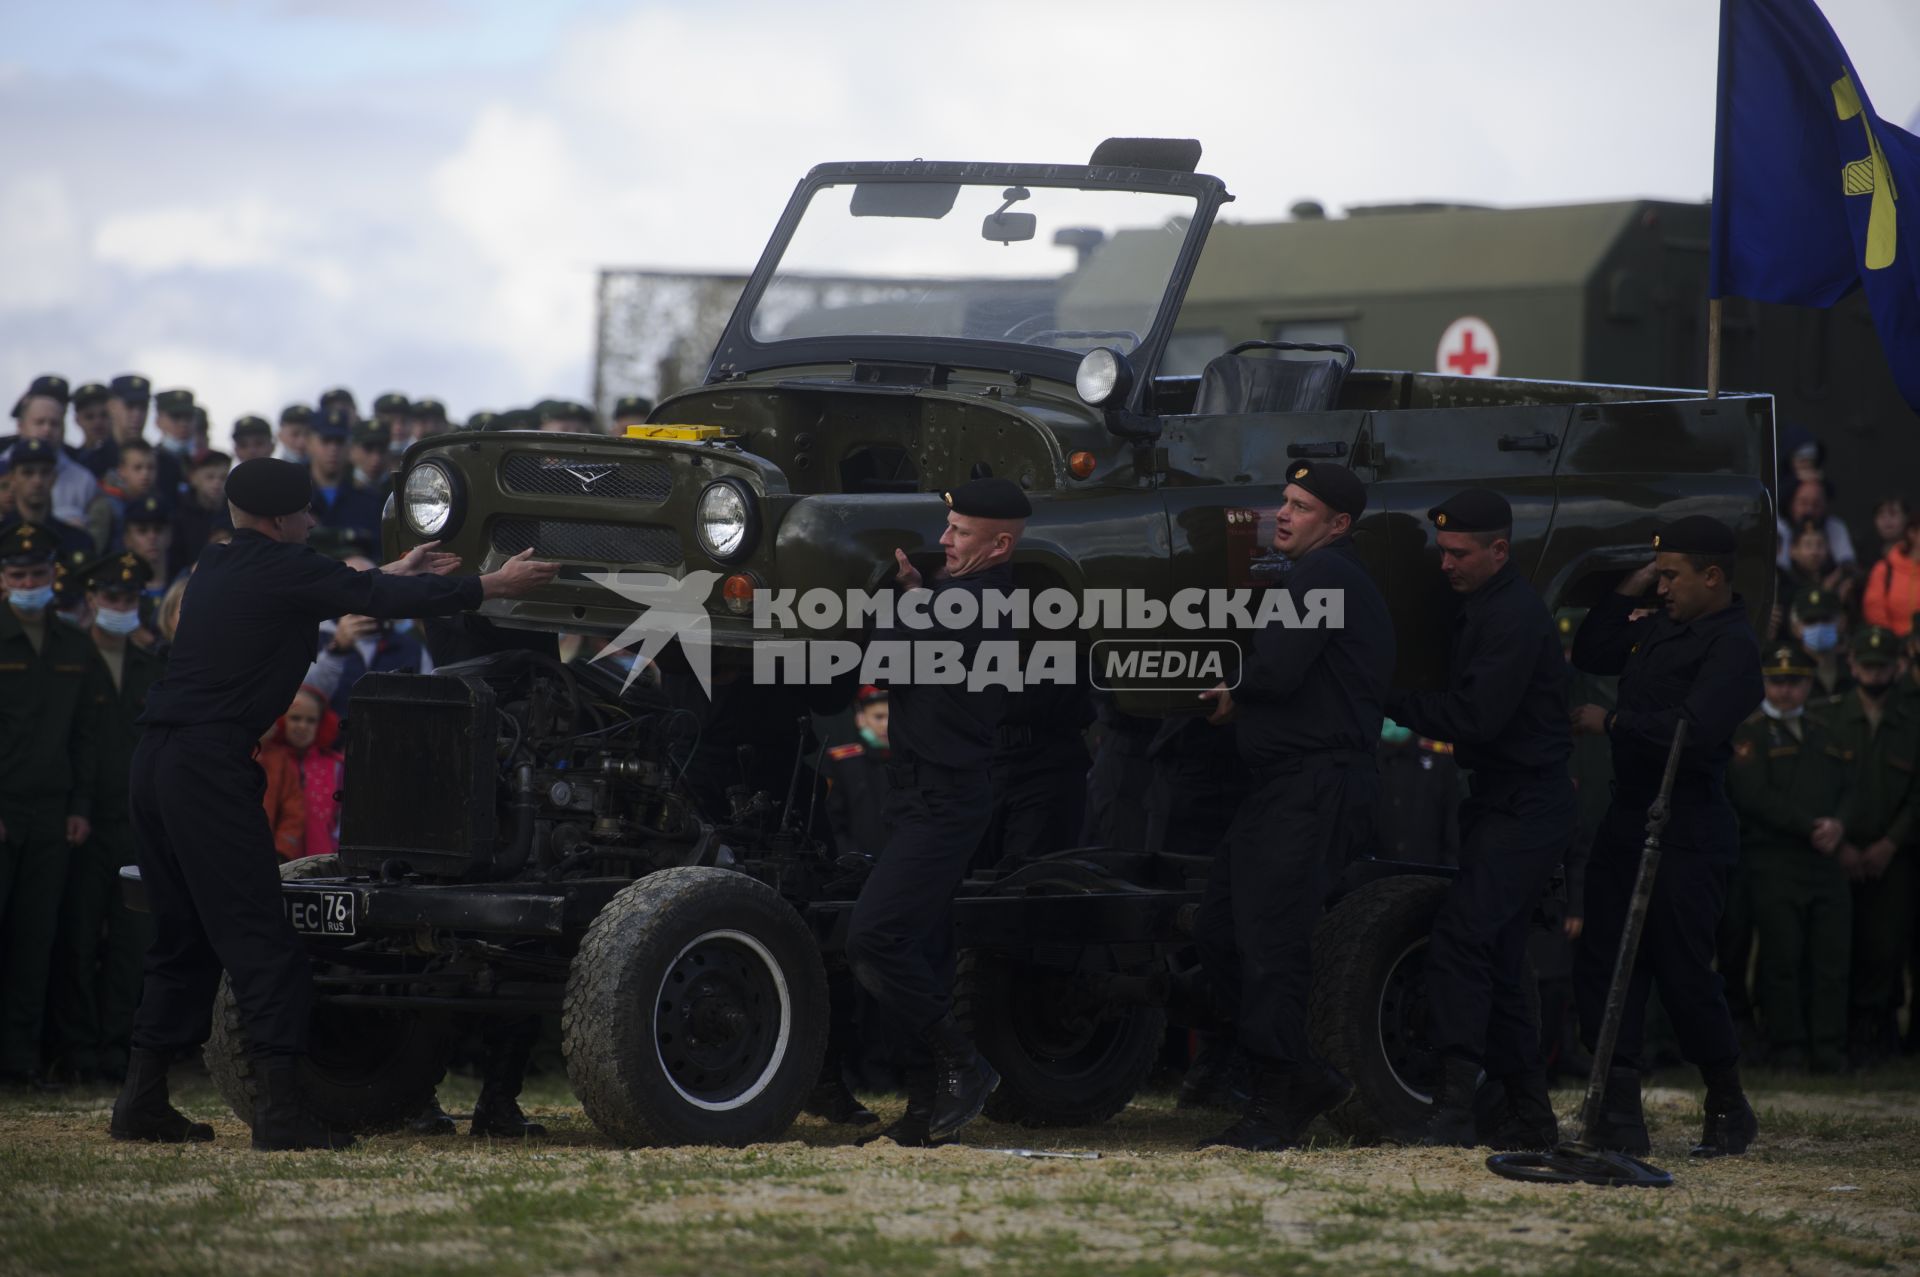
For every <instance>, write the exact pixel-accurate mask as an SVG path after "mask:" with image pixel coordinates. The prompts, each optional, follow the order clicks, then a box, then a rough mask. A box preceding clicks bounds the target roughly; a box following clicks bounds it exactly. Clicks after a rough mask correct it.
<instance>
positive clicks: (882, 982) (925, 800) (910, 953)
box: [847, 761, 993, 1033]
mask: <svg viewBox="0 0 1920 1277" xmlns="http://www.w3.org/2000/svg"><path fill="white" fill-rule="evenodd" d="M892 767H893V771H892V773H891V774H892V778H893V791H892V792H891V793H889V794H888V795H887V825H888V826H889V828H890V831H891V832H890V834H889V835H888V838H887V845H886V849H885V850H884V851H882V852H881V853H880V857H879V859H878V860H877V861H875V863H874V866H873V872H872V873H870V874H868V875H867V881H866V883H865V884H864V885H863V886H862V887H861V888H860V898H859V899H858V900H856V901H855V902H854V905H853V916H852V918H851V919H850V920H849V922H848V926H847V963H848V965H849V966H851V967H852V968H853V974H854V978H855V979H857V980H859V981H860V984H861V985H862V987H864V988H865V989H866V990H867V991H868V992H869V993H871V994H873V996H874V998H875V1000H877V1001H878V1002H879V1003H880V1005H881V1007H882V1008H883V1009H884V1010H885V1011H886V1013H887V1014H888V1015H889V1016H891V1017H892V1018H893V1019H894V1020H895V1021H897V1022H898V1023H899V1025H900V1026H901V1027H903V1028H905V1029H907V1030H908V1031H910V1032H913V1033H919V1032H920V1031H922V1030H924V1029H926V1028H927V1027H928V1026H929V1025H931V1024H933V1023H934V1022H935V1021H937V1020H939V1019H940V1017H942V1016H944V1015H946V1014H947V1012H948V1011H950V1010H952V1008H953V975H954V964H955V956H956V955H955V949H954V938H953V896H954V892H955V891H956V890H957V889H958V888H959V886H960V880H961V879H962V878H964V877H965V876H966V872H967V864H968V862H969V861H970V860H971V859H972V858H973V855H974V853H975V851H976V850H978V848H979V846H980V839H981V837H982V836H983V835H984V834H985V833H986V831H987V822H988V821H989V820H990V819H991V817H992V813H993V786H992V783H991V782H990V780H989V779H988V776H987V773H986V770H985V769H984V768H983V769H982V770H981V771H979V772H977V773H976V772H964V771H952V770H949V769H947V768H944V767H935V766H932V765H931V764H928V763H921V762H913V761H896V762H894V763H893V765H892Z"/></svg>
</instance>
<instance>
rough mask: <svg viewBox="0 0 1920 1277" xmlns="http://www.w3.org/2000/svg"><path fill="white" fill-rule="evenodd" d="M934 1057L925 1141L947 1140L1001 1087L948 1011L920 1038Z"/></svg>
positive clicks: (993, 1073) (996, 1076) (971, 1118)
mask: <svg viewBox="0 0 1920 1277" xmlns="http://www.w3.org/2000/svg"><path fill="white" fill-rule="evenodd" d="M921 1037H922V1041H923V1042H925V1044H926V1047H927V1050H928V1051H930V1052H931V1053H932V1054H933V1082H934V1089H933V1115H932V1117H931V1118H930V1119H929V1120H928V1122H927V1138H929V1139H931V1140H933V1141H934V1142H935V1143H938V1142H940V1141H941V1140H944V1139H947V1138H949V1137H951V1136H952V1135H953V1133H954V1132H956V1131H958V1130H959V1129H960V1128H961V1127H963V1126H965V1125H966V1124H967V1123H968V1122H971V1121H972V1120H973V1119H974V1118H976V1117H979V1116H980V1110H981V1109H983V1108H985V1107H986V1106H987V1097H988V1096H989V1095H992V1094H993V1088H995V1087H996V1086H999V1085H1000V1075H999V1074H998V1073H996V1072H994V1069H993V1066H992V1065H991V1064H988V1063H987V1062H986V1061H985V1060H984V1059H982V1058H981V1057H980V1053H979V1052H978V1051H976V1050H974V1049H973V1039H971V1038H969V1037H968V1036H967V1034H966V1030H964V1029H962V1028H961V1027H960V1024H959V1022H958V1021H956V1020H955V1019H954V1018H953V1013H952V1012H948V1013H947V1014H946V1015H943V1016H941V1017H940V1018H939V1019H938V1020H935V1021H934V1022H933V1023H932V1024H930V1025H928V1026H927V1030H926V1032H925V1033H924V1034H922V1035H921Z"/></svg>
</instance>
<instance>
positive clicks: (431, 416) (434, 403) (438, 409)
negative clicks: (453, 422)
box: [407, 399, 447, 421]
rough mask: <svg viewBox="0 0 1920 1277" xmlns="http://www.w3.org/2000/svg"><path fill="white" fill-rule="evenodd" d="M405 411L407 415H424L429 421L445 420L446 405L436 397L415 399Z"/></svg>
mask: <svg viewBox="0 0 1920 1277" xmlns="http://www.w3.org/2000/svg"><path fill="white" fill-rule="evenodd" d="M407 413H408V415H409V416H414V417H425V418H427V419H428V420H429V421H445V420H446V419H447V406H446V405H445V404H443V403H441V402H440V401H439V400H438V399H416V400H414V401H413V407H411V408H409V409H407Z"/></svg>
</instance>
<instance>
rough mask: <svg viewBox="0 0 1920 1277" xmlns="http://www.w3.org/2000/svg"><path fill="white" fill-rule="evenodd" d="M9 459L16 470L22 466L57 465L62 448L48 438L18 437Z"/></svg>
mask: <svg viewBox="0 0 1920 1277" xmlns="http://www.w3.org/2000/svg"><path fill="white" fill-rule="evenodd" d="M7 460H8V463H9V464H10V465H11V466H12V467H13V468H14V469H15V470H18V469H19V468H20V467H21V466H35V465H39V466H57V465H59V464H60V450H59V449H57V448H55V447H54V446H53V444H52V443H51V442H49V441H48V440H46V439H17V440H15V441H14V445H13V452H12V453H11V454H9V456H8V458H7Z"/></svg>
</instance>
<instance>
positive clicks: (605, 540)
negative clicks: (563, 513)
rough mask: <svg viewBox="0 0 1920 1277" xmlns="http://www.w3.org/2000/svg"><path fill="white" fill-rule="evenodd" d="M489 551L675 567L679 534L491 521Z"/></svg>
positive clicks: (621, 526) (562, 522) (560, 522)
mask: <svg viewBox="0 0 1920 1277" xmlns="http://www.w3.org/2000/svg"><path fill="white" fill-rule="evenodd" d="M493 548H494V549H496V550H498V551H500V552H501V553H502V554H518V553H520V551H522V550H525V549H529V548H530V549H532V551H533V553H534V555H535V556H536V557H538V558H542V559H585V560H587V561H589V562H592V563H619V564H625V563H660V564H678V563H679V562H680V560H681V557H682V556H681V552H680V534H679V533H678V532H675V531H674V530H673V529H672V528H661V527H649V526H648V525H646V524H632V523H576V522H574V521H572V520H568V519H495V520H494V522H493Z"/></svg>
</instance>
